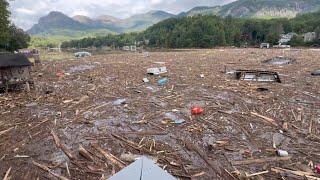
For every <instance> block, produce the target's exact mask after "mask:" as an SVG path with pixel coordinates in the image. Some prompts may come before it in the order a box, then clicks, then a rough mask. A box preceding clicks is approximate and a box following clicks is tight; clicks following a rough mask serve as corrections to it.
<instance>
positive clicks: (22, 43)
mask: <svg viewBox="0 0 320 180" xmlns="http://www.w3.org/2000/svg"><path fill="white" fill-rule="evenodd" d="M30 39H31V38H30V36H29V35H28V34H27V33H25V32H24V31H23V30H22V29H20V28H17V27H16V26H15V25H11V26H10V28H9V40H8V45H7V48H6V49H7V50H8V51H15V50H18V49H23V48H27V47H28V45H29V44H28V43H29V42H30Z"/></svg>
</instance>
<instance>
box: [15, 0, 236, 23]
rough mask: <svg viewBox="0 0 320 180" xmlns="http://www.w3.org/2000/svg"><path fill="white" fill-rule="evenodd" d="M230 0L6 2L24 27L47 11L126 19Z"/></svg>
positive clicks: (17, 21)
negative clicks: (151, 12) (148, 12)
mask: <svg viewBox="0 0 320 180" xmlns="http://www.w3.org/2000/svg"><path fill="white" fill-rule="evenodd" d="M232 1H235V0H38V1H35V0H15V1H10V10H11V19H12V21H13V22H14V23H15V24H17V25H18V26H20V27H22V28H24V29H28V28H30V27H31V26H32V25H33V24H35V23H36V22H37V21H38V19H39V18H40V17H42V16H44V15H46V14H48V13H49V12H50V11H60V12H63V13H65V14H67V15H69V16H74V15H86V16H90V17H96V16H99V15H111V16H115V17H117V18H126V17H129V16H131V15H133V14H137V13H145V12H147V11H150V10H164V11H167V12H170V13H175V14H177V13H180V12H181V11H187V10H189V9H191V8H193V7H195V6H214V5H219V4H225V3H229V2H232Z"/></svg>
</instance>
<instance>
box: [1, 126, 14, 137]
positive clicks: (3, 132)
mask: <svg viewBox="0 0 320 180" xmlns="http://www.w3.org/2000/svg"><path fill="white" fill-rule="evenodd" d="M13 128H14V127H11V128H9V129H7V130H3V131H0V136H1V135H3V134H5V133H7V132H9V131H10V130H11V129H13Z"/></svg>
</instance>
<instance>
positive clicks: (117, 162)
mask: <svg viewBox="0 0 320 180" xmlns="http://www.w3.org/2000/svg"><path fill="white" fill-rule="evenodd" d="M92 147H94V148H95V149H96V150H98V151H99V152H100V153H101V154H102V155H103V156H104V157H105V158H106V159H107V160H109V161H110V162H112V163H113V164H115V165H117V166H118V167H119V168H120V169H123V168H124V167H125V165H126V163H124V162H123V161H121V160H120V159H118V158H117V157H116V156H114V155H113V154H111V153H109V152H107V151H106V150H103V149H102V148H101V147H99V146H98V145H97V144H92Z"/></svg>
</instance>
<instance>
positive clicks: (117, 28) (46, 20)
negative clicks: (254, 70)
mask: <svg viewBox="0 0 320 180" xmlns="http://www.w3.org/2000/svg"><path fill="white" fill-rule="evenodd" d="M317 10H320V0H238V1H235V2H232V3H229V4H226V5H223V6H213V7H210V6H198V7H194V8H192V9H190V10H189V11H186V12H181V13H179V14H177V15H175V14H171V13H168V12H166V11H160V10H153V11H149V12H147V13H142V14H135V15H133V16H131V17H128V18H125V19H119V18H116V17H113V16H109V15H102V16H98V17H96V18H91V17H87V16H80V15H78V16H74V17H68V16H67V15H65V14H63V13H61V12H57V11H53V12H50V13H49V14H48V15H47V16H44V17H42V18H40V19H39V22H38V24H35V25H34V26H33V27H32V28H31V29H29V30H28V31H27V32H28V33H29V34H31V35H45V36H55V35H58V36H61V35H62V36H65V37H68V36H69V34H71V33H72V31H75V32H77V33H78V34H81V35H82V36H87V35H86V33H84V34H82V33H79V31H85V32H88V33H89V34H96V35H98V36H99V35H101V36H102V35H105V33H115V34H119V33H125V32H134V31H142V30H145V29H146V28H148V27H149V26H152V25H153V24H156V23H158V22H160V21H162V20H165V19H168V18H181V17H188V16H196V15H217V16H222V17H226V16H233V17H239V18H264V19H266V18H275V17H276V18H282V17H285V18H293V17H295V16H297V15H298V14H303V13H308V12H314V11H317ZM63 32H68V33H63ZM91 32H94V33H91ZM99 33H102V34H99Z"/></svg>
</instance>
